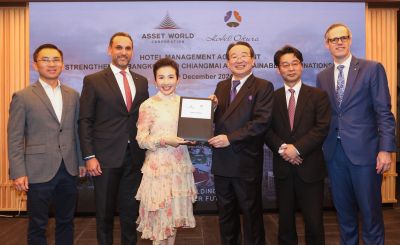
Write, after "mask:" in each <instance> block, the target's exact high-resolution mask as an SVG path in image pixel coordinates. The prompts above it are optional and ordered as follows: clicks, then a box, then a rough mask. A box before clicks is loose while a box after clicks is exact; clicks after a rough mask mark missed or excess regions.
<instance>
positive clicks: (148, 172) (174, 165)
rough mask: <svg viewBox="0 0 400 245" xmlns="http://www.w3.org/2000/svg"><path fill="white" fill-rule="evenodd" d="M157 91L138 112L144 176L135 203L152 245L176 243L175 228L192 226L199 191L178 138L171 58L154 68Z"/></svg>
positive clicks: (174, 72)
mask: <svg viewBox="0 0 400 245" xmlns="http://www.w3.org/2000/svg"><path fill="white" fill-rule="evenodd" d="M153 73H154V77H155V80H156V86H157V88H158V90H159V91H158V93H157V94H156V95H154V96H152V97H150V98H149V99H147V100H146V101H145V102H143V103H142V105H141V106H140V109H139V120H138V124H137V127H138V133H137V136H136V139H137V141H138V143H139V146H140V147H141V148H142V149H147V152H146V159H145V161H144V164H143V167H142V173H143V178H142V182H141V183H140V187H139V189H138V192H137V195H136V199H137V200H140V207H139V218H138V220H137V223H138V231H140V232H142V238H143V239H150V240H153V244H168V245H171V244H174V242H175V236H176V229H177V228H178V227H185V228H189V227H194V226H195V219H194V216H193V202H195V200H196V196H197V191H196V186H195V183H194V178H193V171H194V167H193V165H192V162H191V160H190V157H189V152H188V149H187V146H186V145H182V144H186V143H188V142H187V141H185V140H184V139H182V138H179V137H177V136H176V135H177V128H178V117H179V102H180V97H179V96H178V95H176V94H175V89H176V86H177V85H178V82H179V81H178V77H179V67H178V64H177V63H176V62H175V61H174V60H172V59H169V58H163V59H160V60H158V61H157V62H156V63H155V64H154V66H153Z"/></svg>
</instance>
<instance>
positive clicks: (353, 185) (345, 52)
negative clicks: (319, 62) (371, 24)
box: [317, 24, 395, 245]
mask: <svg viewBox="0 0 400 245" xmlns="http://www.w3.org/2000/svg"><path fill="white" fill-rule="evenodd" d="M351 41H352V36H351V31H350V29H349V28H348V27H347V26H346V25H344V24H333V25H331V26H330V27H329V28H328V29H327V31H326V33H325V46H326V48H327V49H329V51H330V53H331V55H332V58H333V61H334V65H332V66H330V67H328V68H326V69H325V70H323V71H321V72H320V73H319V74H318V76H317V86H318V87H320V88H322V89H323V90H325V91H326V92H327V93H328V95H329V98H330V101H331V111H332V118H331V125H330V130H329V133H328V137H327V138H326V140H325V142H324V146H323V148H324V155H325V159H326V161H327V163H328V174H329V177H330V181H331V187H332V196H333V202H334V205H335V207H336V210H337V215H338V221H339V227H340V242H341V244H358V242H359V241H358V240H359V239H358V211H360V214H361V220H362V222H363V225H362V239H363V241H364V243H365V244H373V245H378V244H384V234H385V233H384V226H383V218H382V211H381V181H382V173H384V172H385V171H387V170H389V168H390V164H391V152H394V151H395V121H394V117H393V114H392V113H391V111H390V108H391V104H390V94H389V89H388V82H387V78H386V73H385V70H384V68H383V66H382V64H380V63H377V62H373V61H368V60H363V59H358V58H356V57H354V56H353V55H352V54H351V52H350V46H351Z"/></svg>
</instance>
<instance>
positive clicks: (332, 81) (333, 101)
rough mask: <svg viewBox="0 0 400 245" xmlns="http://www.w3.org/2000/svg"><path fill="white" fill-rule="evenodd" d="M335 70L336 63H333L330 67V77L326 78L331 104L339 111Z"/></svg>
mask: <svg viewBox="0 0 400 245" xmlns="http://www.w3.org/2000/svg"><path fill="white" fill-rule="evenodd" d="M334 71H335V65H332V66H330V67H329V68H328V77H327V78H326V80H327V86H328V90H327V93H328V95H329V98H330V101H331V104H332V105H333V107H334V108H335V110H336V111H337V110H338V109H339V108H338V104H337V96H336V87H335V72H334Z"/></svg>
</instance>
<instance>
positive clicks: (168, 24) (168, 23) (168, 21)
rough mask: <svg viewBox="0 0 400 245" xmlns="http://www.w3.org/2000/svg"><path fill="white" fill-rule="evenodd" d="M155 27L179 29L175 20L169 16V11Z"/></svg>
mask: <svg viewBox="0 0 400 245" xmlns="http://www.w3.org/2000/svg"><path fill="white" fill-rule="evenodd" d="M155 29H164V30H165V29H168V30H171V29H181V28H180V27H179V26H178V25H177V24H176V23H175V21H174V20H173V19H172V18H171V16H169V13H168V12H167V14H166V15H165V17H164V19H163V20H162V21H161V23H160V24H159V25H158V26H157V27H156V28H155Z"/></svg>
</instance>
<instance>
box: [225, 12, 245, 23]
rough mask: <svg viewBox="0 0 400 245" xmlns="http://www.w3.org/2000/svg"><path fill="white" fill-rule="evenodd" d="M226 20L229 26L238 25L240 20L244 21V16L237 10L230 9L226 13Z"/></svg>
mask: <svg viewBox="0 0 400 245" xmlns="http://www.w3.org/2000/svg"><path fill="white" fill-rule="evenodd" d="M224 21H225V23H226V25H227V26H229V27H238V26H239V25H240V22H242V16H240V14H239V12H238V11H237V10H233V11H232V10H229V11H228V12H226V14H225V17H224Z"/></svg>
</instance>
